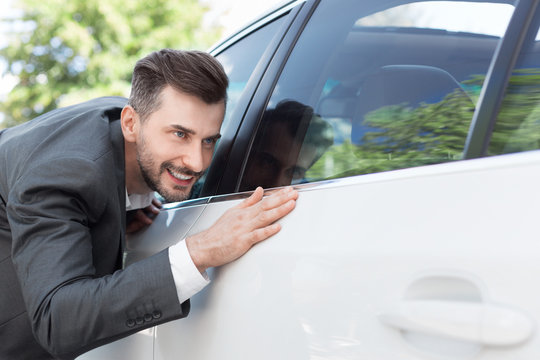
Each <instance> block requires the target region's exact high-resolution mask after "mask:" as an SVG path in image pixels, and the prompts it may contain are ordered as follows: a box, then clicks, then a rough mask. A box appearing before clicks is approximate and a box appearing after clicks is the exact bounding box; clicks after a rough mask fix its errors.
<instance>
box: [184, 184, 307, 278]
mask: <svg viewBox="0 0 540 360" xmlns="http://www.w3.org/2000/svg"><path fill="white" fill-rule="evenodd" d="M263 195H264V191H263V189H262V188H261V187H258V188H257V189H256V190H255V192H254V193H253V194H252V195H251V196H250V197H249V198H247V199H246V200H244V201H242V202H241V203H240V204H238V205H237V206H235V207H233V208H231V209H229V210H228V211H226V212H225V214H223V216H221V217H220V218H219V219H218V220H217V221H216V223H215V224H214V225H212V227H210V228H209V229H208V230H205V231H203V232H201V233H199V234H196V235H193V236H190V237H188V238H186V246H187V248H188V251H189V254H190V255H191V258H192V259H193V263H194V264H195V266H196V267H197V269H199V271H200V272H201V273H202V272H204V271H205V270H206V269H207V268H209V267H213V266H220V265H224V264H227V263H229V262H231V261H234V260H236V259H238V258H239V257H240V256H242V255H244V254H245V253H246V252H247V251H248V250H249V249H250V248H251V247H252V246H253V245H255V244H256V243H258V242H261V241H263V240H265V239H267V238H269V237H270V236H272V235H274V234H276V233H277V232H278V231H279V230H280V229H281V225H280V224H277V223H276V221H277V220H279V219H281V218H282V217H284V216H285V215H287V214H288V213H290V212H291V211H292V210H293V209H294V207H295V205H296V199H297V198H298V192H297V191H296V190H294V189H293V188H291V187H287V188H285V189H282V190H280V191H278V192H276V193H274V194H272V195H270V196H267V197H265V198H263Z"/></svg>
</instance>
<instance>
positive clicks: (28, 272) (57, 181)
mask: <svg viewBox="0 0 540 360" xmlns="http://www.w3.org/2000/svg"><path fill="white" fill-rule="evenodd" d="M99 174H100V169H99V167H96V165H95V164H94V163H93V162H92V161H84V160H80V159H57V160H52V161H47V162H46V163H44V164H43V165H38V166H32V167H30V166H29V167H27V168H26V169H25V171H24V173H23V174H21V176H19V178H18V179H17V182H16V183H15V184H13V186H12V189H11V191H10V195H9V199H8V208H7V212H8V217H9V223H10V227H11V230H12V238H13V250H12V258H13V263H14V265H15V268H16V273H17V276H18V278H19V283H20V285H21V289H22V292H23V297H24V301H25V305H26V309H27V311H28V315H29V318H30V321H31V324H32V328H33V332H34V334H35V336H36V338H37V339H38V341H39V342H40V344H41V345H42V346H43V347H44V348H45V349H47V350H48V351H49V352H51V353H52V354H53V355H55V356H57V357H59V358H63V357H74V356H76V355H78V354H80V353H82V352H85V351H87V350H90V349H91V348H94V347H96V346H99V345H103V344H105V343H108V342H111V341H113V340H116V339H119V338H120V337H124V336H127V335H129V334H131V333H134V332H137V331H139V330H141V329H143V328H146V327H150V326H154V325H156V324H159V323H162V322H165V321H169V320H172V319H175V318H179V317H182V316H186V315H187V311H188V310H189V304H188V303H186V304H184V305H183V306H181V305H180V303H179V302H178V298H177V295H176V291H175V288H174V282H173V278H172V274H171V270H170V264H169V261H168V256H167V255H168V254H167V251H163V252H161V253H159V254H156V255H155V256H152V257H150V258H148V259H145V260H143V261H141V262H138V263H136V264H133V265H132V266H130V267H128V268H126V269H125V270H122V271H116V272H114V273H113V271H114V270H115V264H114V263H111V264H108V265H106V266H102V265H100V266H97V265H96V263H97V262H98V261H99V260H100V259H97V257H98V256H100V254H101V255H103V256H104V257H109V258H112V259H114V258H116V257H117V255H118V253H119V250H120V246H119V245H120V243H119V241H120V221H119V219H120V218H119V216H118V212H116V213H115V212H114V211H112V210H114V209H116V211H118V199H111V198H110V197H111V196H112V194H114V192H115V191H116V189H114V191H106V190H105V189H108V188H110V187H111V183H110V181H108V179H106V178H103V177H101V176H99ZM115 206H116V208H114V207H115ZM122 216H123V213H122ZM104 224H109V225H110V226H105V225H104ZM98 237H99V238H98ZM148 314H149V315H152V319H149V317H146V319H145V315H148ZM138 319H142V320H143V321H142V323H140V324H139V323H138V322H139V321H138ZM147 319H148V320H147ZM130 320H131V321H130ZM132 322H135V323H134V324H133V323H132Z"/></svg>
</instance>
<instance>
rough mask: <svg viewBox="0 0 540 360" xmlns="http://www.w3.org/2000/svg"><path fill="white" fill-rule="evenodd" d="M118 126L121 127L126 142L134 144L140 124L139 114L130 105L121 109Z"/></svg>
mask: <svg viewBox="0 0 540 360" xmlns="http://www.w3.org/2000/svg"><path fill="white" fill-rule="evenodd" d="M120 124H121V125H122V133H123V134H124V139H125V140H126V141H127V142H132V143H134V142H136V141H137V137H138V134H139V130H140V126H141V124H140V118H139V114H137V112H136V111H135V109H134V108H132V107H131V106H130V105H126V106H124V108H123V109H122V113H121V114H120Z"/></svg>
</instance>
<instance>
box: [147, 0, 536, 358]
mask: <svg viewBox="0 0 540 360" xmlns="http://www.w3.org/2000/svg"><path fill="white" fill-rule="evenodd" d="M443 5H444V6H443ZM520 6H522V7H520V8H519V11H514V8H513V6H512V4H511V3H509V4H502V3H499V2H496V3H495V2H493V3H490V2H482V3H475V2H444V3H440V2H406V1H404V2H396V1H392V2H386V1H377V2H356V1H321V2H320V3H319V4H318V7H317V8H316V10H315V11H314V12H313V14H312V15H311V16H310V19H309V22H308V23H307V25H306V26H305V29H304V30H303V32H302V35H301V36H300V37H299V39H298V41H297V42H295V43H294V44H295V45H294V46H295V47H294V50H292V52H291V53H290V55H289V56H287V63H286V65H285V67H284V68H283V70H282V71H281V73H280V76H279V80H278V81H277V84H275V86H274V85H272V87H271V89H272V93H271V96H270V97H269V98H268V97H267V95H265V94H264V93H260V92H259V93H257V95H256V96H255V98H254V99H253V100H252V104H253V103H255V104H263V107H262V109H261V108H259V109H251V108H249V109H248V110H247V112H246V114H245V116H244V120H243V123H242V126H241V128H240V130H239V133H238V136H239V137H242V136H244V135H246V134H249V136H246V137H247V138H249V139H250V140H249V141H245V142H243V141H238V142H236V141H235V142H234V144H233V145H232V147H231V153H234V154H241V153H244V154H246V155H244V156H243V157H240V159H241V160H239V159H237V158H235V161H236V162H237V164H236V165H233V167H234V166H236V167H237V169H239V171H238V172H237V173H236V175H235V176H233V175H231V176H230V177H229V178H226V179H224V180H222V181H223V182H222V183H224V184H231V183H234V189H233V191H235V192H236V193H237V194H236V195H235V196H228V195H224V196H217V197H213V198H211V199H210V202H209V204H208V205H206V206H205V208H204V210H203V211H202V214H201V216H200V217H199V218H198V220H197V222H196V223H195V225H194V226H193V227H192V228H191V229H190V233H195V232H197V231H200V230H202V229H204V228H206V227H208V226H210V225H211V224H212V223H213V221H215V219H216V218H217V217H218V216H220V215H221V214H222V213H223V212H224V211H225V210H226V209H227V208H229V207H231V206H233V205H235V204H236V203H238V202H239V201H240V199H241V198H242V197H244V194H243V193H241V192H242V191H249V190H251V189H252V187H253V186H255V185H256V184H258V183H261V182H264V183H265V185H266V186H270V187H271V186H277V187H279V186H281V185H285V184H287V183H289V184H290V183H293V184H296V185H295V186H297V188H298V189H299V190H300V198H299V200H298V204H297V208H296V209H295V211H294V212H293V213H292V214H290V215H289V216H288V217H287V218H285V219H283V220H282V225H283V229H282V231H281V232H280V233H279V234H278V235H276V236H275V237H273V238H272V239H270V240H268V241H265V242H263V243H261V244H259V245H257V246H256V247H255V248H253V249H252V250H251V251H250V252H249V253H248V254H246V255H245V256H244V257H242V258H241V259H239V260H238V261H236V262H234V263H232V264H229V265H227V266H224V267H221V268H219V269H214V270H213V271H211V272H210V277H211V278H212V279H213V281H212V284H211V285H209V286H208V287H207V288H206V289H205V290H203V291H202V292H201V293H200V294H198V295H196V296H195V297H194V298H193V299H192V306H193V307H192V313H191V314H190V316H189V317H188V318H187V319H183V320H180V321H177V322H172V323H169V324H165V325H161V326H159V327H158V328H157V329H156V342H155V356H156V358H157V359H173V358H175V356H178V355H176V354H182V355H183V356H185V357H188V358H197V359H213V358H221V359H238V358H257V359H275V358H295V359H296V358H299V359H302V358H306V359H308V358H310V359H323V358H324V359H326V358H328V359H334V358H335V359H396V358H400V359H403V358H407V359H433V358H449V359H471V358H474V359H502V358H512V359H530V358H535V357H536V356H538V350H537V349H538V348H539V345H540V343H539V340H538V338H537V337H536V336H535V333H534V328H535V326H536V323H537V319H538V316H539V315H540V307H539V306H538V305H537V304H538V301H537V300H538V290H536V289H535V288H534V286H531V283H534V279H535V275H536V274H538V272H539V270H540V268H539V266H538V265H537V257H538V255H537V253H536V251H535V250H536V248H537V246H536V242H537V226H536V221H535V220H536V218H537V217H538V215H539V210H540V209H539V208H538V205H537V204H538V203H540V202H539V200H540V194H539V192H538V191H537V190H536V187H537V186H536V184H538V180H540V179H539V177H540V162H539V161H540V154H539V152H538V151H537V150H533V149H537V148H538V147H537V142H535V140H536V139H538V134H539V132H538V131H537V130H536V129H535V128H534V125H532V124H533V123H535V122H534V121H535V120H536V117H535V115H534V113H535V110H534V109H535V106H536V104H537V102H533V105H534V106H533V105H529V106H528V110H527V111H528V114H524V113H519V116H520V118H521V119H523V118H524V117H526V118H527V121H526V122H525V123H526V124H528V125H525V127H520V126H518V125H519V124H518V125H516V124H517V123H519V122H516V124H514V125H515V126H514V127H515V128H519V129H518V130H519V131H520V133H521V134H524V133H526V134H529V135H531V138H532V139H531V138H528V140H527V141H526V145H523V144H522V145H523V148H519V147H514V149H516V148H517V149H518V150H516V151H514V152H516V153H514V154H506V155H503V156H501V155H500V154H502V153H504V151H503V150H500V149H503V148H505V146H503V145H502V143H503V142H504V141H503V140H501V138H503V137H504V134H506V136H507V137H511V138H512V139H514V140H516V139H517V138H518V137H519V136H520V135H517V132H512V134H513V135H509V134H510V132H509V131H506V130H504V129H506V128H505V127H504V126H503V130H501V129H499V128H498V127H497V126H495V132H494V133H493V137H492V139H493V140H492V141H491V143H490V144H499V145H497V146H496V145H492V148H493V149H495V148H497V149H499V150H497V153H495V150H493V153H491V152H490V153H489V154H488V153H486V152H484V153H480V154H477V155H472V156H468V155H467V149H468V148H470V147H471V146H473V145H476V142H477V141H478V142H480V143H485V142H486V141H487V139H488V138H489V133H490V130H488V131H487V132H485V133H484V134H483V135H482V136H478V135H475V134H474V131H475V130H476V129H478V128H479V126H480V125H478V123H479V122H482V120H481V115H482V114H483V112H485V111H488V110H489V111H490V112H492V113H495V114H496V113H498V109H499V106H498V105H497V101H495V102H493V101H492V102H491V104H488V105H486V104H487V103H489V101H491V100H492V99H488V98H487V95H486V94H489V93H490V91H493V90H497V91H499V92H501V91H502V92H503V93H504V89H505V88H506V87H505V82H506V80H504V79H503V80H502V81H501V80H499V82H498V83H497V82H496V81H494V80H493V76H494V74H493V72H492V69H493V67H495V66H501V68H504V69H506V70H505V72H506V73H509V74H510V70H511V67H512V66H513V60H512V57H514V59H515V57H516V54H515V53H513V52H514V51H516V50H518V49H519V42H517V44H514V47H513V49H511V50H508V47H507V46H506V43H505V42H502V41H501V38H502V35H503V34H504V33H505V31H507V29H508V33H507V34H506V38H507V39H510V38H511V36H512V34H514V32H517V33H521V34H524V31H523V27H524V26H527V25H529V24H530V23H531V21H532V20H531V19H530V17H529V18H528V19H525V20H524V19H523V17H522V16H523V14H530V13H531V11H532V13H534V7H529V8H525V6H532V3H528V4H527V3H526V2H520ZM449 14H451V15H452V16H456V17H457V18H456V19H454V20H459V21H457V24H447V23H444V20H445V19H448V17H449ZM465 14H471V15H470V17H468V16H465ZM482 14H491V16H492V17H493V19H489V17H483V16H482ZM458 15H460V16H459V17H458ZM512 16H513V18H512ZM415 19H429V21H431V23H429V21H428V20H424V21H427V22H428V23H419V22H418V21H416V20H415ZM437 19H438V20H437ZM484 20H485V22H486V24H482V22H483V21H484ZM488 20H489V21H488ZM492 20H495V21H492ZM437 21H439V22H438V23H437ZM488 22H489V24H487V23H488ZM493 24H495V26H494V25H493ZM479 25H482V26H479ZM451 26H457V27H451ZM535 34H536V30H535ZM521 37H522V38H523V37H524V35H523V36H521ZM509 41H510V40H508V42H509ZM507 52H510V54H508V53H507ZM512 54H513V55H512ZM531 54H532V55H531V56H532V59H528V60H527V61H528V64H529V65H528V66H529V67H530V68H535V67H537V66H538V58H537V57H536V58H535V54H534V51H532V53H531ZM499 59H502V60H499ZM505 59H506V60H505ZM531 64H532V65H531ZM271 68H272V65H270V67H269V69H271ZM490 69H491V70H490ZM516 71H517V70H516ZM518 74H521V70H520V71H518ZM532 74H534V72H532ZM498 75H499V74H497V75H496V76H498ZM515 76H517V75H514V76H512V77H510V83H511V84H512V82H513V81H518V80H519V81H521V82H522V81H523V80H522V79H518V80H516V79H514V78H515ZM530 78H534V76H532V75H531V76H530ZM266 81H267V82H272V83H273V84H274V83H275V80H273V79H270V78H268V77H265V78H263V81H262V82H261V85H260V86H259V88H264V86H265V84H266V83H265V82H266ZM519 81H518V82H519ZM531 81H532V80H531ZM529 85H530V84H529V83H526V86H525V87H522V88H518V87H515V88H513V90H512V91H513V92H512V94H513V95H512V97H511V99H513V101H518V102H517V105H513V106H510V105H508V106H510V107H509V108H508V110H504V109H506V107H505V106H506V105H505V104H506V103H505V102H503V103H502V104H503V107H502V108H500V109H503V110H501V112H500V114H504V113H506V114H510V115H506V116H505V117H504V119H506V120H508V119H512V118H513V117H512V116H511V115H515V114H516V111H522V107H523V106H524V104H527V103H530V102H531V101H532V100H534V98H533V97H531V96H532V95H530V94H533V93H535V91H534V89H535V87H534V86H532V88H529V87H528V86H529ZM490 86H492V88H491V89H490ZM400 87H402V89H401V91H398V88H400ZM525 88H526V89H527V90H524V89H525ZM524 91H525V94H526V96H525V99H523V98H520V97H519V96H518V95H516V94H523V92H524ZM258 96H259V97H260V98H258ZM265 99H266V100H265ZM516 99H517V100H516ZM521 100H522V101H521ZM508 101H509V100H508ZM250 111H252V112H253V114H256V115H253V116H250V115H252V114H251V113H250ZM495 117H496V116H495ZM296 118H299V119H300V120H298V122H297V123H296V125H295V126H289V125H291V123H294V121H295V120H293V119H296ZM282 119H286V120H285V121H282ZM499 120H500V119H499ZM503 121H504V120H503ZM498 123H499V122H497V124H498ZM275 124H278V125H275ZM527 126H533V127H532V128H531V127H527ZM487 128H488V129H489V126H488V127H487ZM491 128H493V126H492V127H491ZM291 129H292V130H291ZM470 129H472V130H471V131H469V130H470ZM518 130H516V131H518ZM244 131H245V133H244ZM501 131H502V134H503V135H498V134H499V133H500V132H501ZM519 131H518V132H519ZM498 132H499V133H498ZM329 138H330V141H329V140H328V139H329ZM494 141H496V143H495V142H494ZM473 143H474V144H473ZM508 143H509V144H510V145H508V146H506V148H507V149H510V148H512V146H514V145H511V144H513V142H512V141H508ZM299 144H300V145H299ZM473 147H474V146H473ZM490 149H491V148H490ZM522 150H531V151H522ZM506 152H510V151H506ZM484 155H496V156H491V157H485V158H482V156H484ZM229 165H230V164H229ZM227 172H228V170H226V171H225V175H224V176H225V177H227V176H229V174H228V173H227ZM261 174H262V175H261ZM278 175H279V176H278ZM226 186H231V185H226ZM171 218H172V221H171V223H172V222H174V221H175V219H174V218H175V217H174V216H171Z"/></svg>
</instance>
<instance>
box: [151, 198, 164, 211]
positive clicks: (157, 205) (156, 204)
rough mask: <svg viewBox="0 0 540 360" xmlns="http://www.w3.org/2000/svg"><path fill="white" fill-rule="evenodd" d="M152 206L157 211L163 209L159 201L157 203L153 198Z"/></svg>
mask: <svg viewBox="0 0 540 360" xmlns="http://www.w3.org/2000/svg"><path fill="white" fill-rule="evenodd" d="M152 205H154V206H155V207H157V208H158V209H161V208H162V207H163V204H162V203H161V201H159V200H158V199H156V198H153V199H152Z"/></svg>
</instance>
